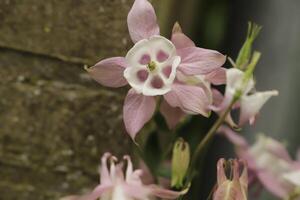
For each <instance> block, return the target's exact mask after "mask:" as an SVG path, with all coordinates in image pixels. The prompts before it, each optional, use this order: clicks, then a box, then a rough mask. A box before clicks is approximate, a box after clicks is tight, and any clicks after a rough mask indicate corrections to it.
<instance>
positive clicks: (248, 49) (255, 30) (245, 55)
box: [235, 22, 261, 70]
mask: <svg viewBox="0 0 300 200" xmlns="http://www.w3.org/2000/svg"><path fill="white" fill-rule="evenodd" d="M260 30H261V26H258V25H257V24H254V23H251V22H249V24H248V32H247V38H246V40H245V42H244V44H243V46H242V48H241V50H240V52H239V55H238V58H237V59H236V63H235V65H236V67H237V68H238V69H241V70H244V69H246V68H247V66H248V64H249V62H250V58H251V54H252V45H253V42H254V40H255V39H256V37H257V36H258V34H259V32H260Z"/></svg>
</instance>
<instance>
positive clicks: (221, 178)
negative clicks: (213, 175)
mask: <svg viewBox="0 0 300 200" xmlns="http://www.w3.org/2000/svg"><path fill="white" fill-rule="evenodd" d="M224 165H225V159H224V158H221V159H219V161H218V163H217V182H218V185H221V184H223V183H224V182H225V181H227V177H226V174H225V171H224Z"/></svg>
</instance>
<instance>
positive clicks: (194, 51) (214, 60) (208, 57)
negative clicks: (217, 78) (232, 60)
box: [177, 47, 226, 75]
mask: <svg viewBox="0 0 300 200" xmlns="http://www.w3.org/2000/svg"><path fill="white" fill-rule="evenodd" d="M177 54H178V55H179V56H180V57H181V64H180V65H179V67H178V69H179V70H180V71H182V72H183V73H185V74H186V75H200V74H208V73H210V72H212V71H214V70H216V69H218V68H219V67H221V66H222V65H223V64H224V63H225V60H226V57H225V56H224V55H222V54H221V53H219V52H217V51H214V50H209V49H203V48H198V47H187V48H183V49H178V50H177Z"/></svg>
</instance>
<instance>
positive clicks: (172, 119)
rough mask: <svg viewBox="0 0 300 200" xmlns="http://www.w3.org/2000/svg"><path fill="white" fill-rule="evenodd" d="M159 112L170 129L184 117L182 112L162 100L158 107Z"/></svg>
mask: <svg viewBox="0 0 300 200" xmlns="http://www.w3.org/2000/svg"><path fill="white" fill-rule="evenodd" d="M160 112H161V114H162V115H163V116H164V117H165V119H166V122H167V125H168V127H169V128H170V129H173V128H175V126H176V125H177V124H178V123H179V122H180V120H181V119H182V118H183V117H184V116H185V113H184V112H182V110H181V109H180V108H178V107H172V106H170V105H169V104H168V103H167V102H166V101H165V100H163V101H162V103H161V105H160Z"/></svg>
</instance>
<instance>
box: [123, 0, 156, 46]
mask: <svg viewBox="0 0 300 200" xmlns="http://www.w3.org/2000/svg"><path fill="white" fill-rule="evenodd" d="M127 24H128V30H129V34H130V37H131V39H132V41H133V42H134V43H136V42H138V41H140V40H142V39H148V38H150V37H151V36H153V35H159V27H158V24H157V20H156V14H155V11H154V8H153V7H152V5H151V4H150V3H149V2H148V1H147V0H135V1H134V4H133V6H132V8H131V10H130V11H129V13H128V17H127Z"/></svg>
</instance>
